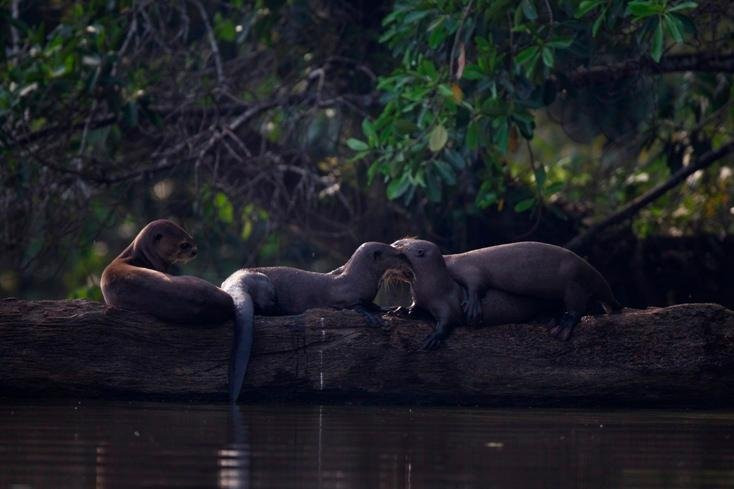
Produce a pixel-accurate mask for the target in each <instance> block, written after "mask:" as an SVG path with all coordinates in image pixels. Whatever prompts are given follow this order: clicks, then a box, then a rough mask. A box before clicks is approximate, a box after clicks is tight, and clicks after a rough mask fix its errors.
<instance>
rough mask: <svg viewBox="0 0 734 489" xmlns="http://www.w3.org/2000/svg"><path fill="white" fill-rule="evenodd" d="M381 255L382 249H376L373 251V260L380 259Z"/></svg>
mask: <svg viewBox="0 0 734 489" xmlns="http://www.w3.org/2000/svg"><path fill="white" fill-rule="evenodd" d="M380 257H382V251H375V252H374V253H372V259H373V260H378V259H380Z"/></svg>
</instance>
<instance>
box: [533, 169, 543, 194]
mask: <svg viewBox="0 0 734 489" xmlns="http://www.w3.org/2000/svg"><path fill="white" fill-rule="evenodd" d="M545 178H546V173H545V167H544V166H543V165H540V166H539V167H538V168H536V169H535V187H536V188H537V189H538V192H541V193H542V192H543V185H545Z"/></svg>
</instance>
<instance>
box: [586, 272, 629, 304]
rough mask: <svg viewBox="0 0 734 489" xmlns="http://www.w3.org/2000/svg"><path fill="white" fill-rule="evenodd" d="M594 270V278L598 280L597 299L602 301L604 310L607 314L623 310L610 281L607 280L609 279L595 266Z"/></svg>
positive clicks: (595, 280)
mask: <svg viewBox="0 0 734 489" xmlns="http://www.w3.org/2000/svg"><path fill="white" fill-rule="evenodd" d="M593 270H594V272H596V273H595V278H594V282H596V286H595V287H594V289H595V290H596V294H595V296H596V297H595V299H596V300H598V301H599V302H601V303H602V307H604V311H606V313H607V314H611V313H615V312H620V311H621V310H622V304H620V303H619V301H618V300H617V298H616V297H614V293H613V292H612V288H611V287H610V286H609V282H607V279H605V278H604V276H603V275H602V274H601V273H600V272H599V271H598V270H597V269H595V268H594V269H593Z"/></svg>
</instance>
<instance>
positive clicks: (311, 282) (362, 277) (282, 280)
mask: <svg viewBox="0 0 734 489" xmlns="http://www.w3.org/2000/svg"><path fill="white" fill-rule="evenodd" d="M406 266H408V262H407V260H406V259H405V256H404V255H403V254H402V253H401V252H400V251H398V250H396V249H395V248H393V247H391V246H390V245H387V244H385V243H376V242H368V243H364V244H362V245H361V246H360V247H359V248H357V250H356V251H355V252H354V253H353V254H352V256H351V258H349V261H347V263H346V264H344V266H343V267H340V269H339V270H340V272H339V273H317V272H310V271H307V270H301V269H298V268H292V267H258V268H248V269H243V270H238V271H236V272H234V273H233V274H232V275H230V276H229V277H228V278H227V279H226V280H225V281H224V282H223V283H222V289H224V290H226V291H227V292H229V293H230V294H231V295H232V296H233V297H234V298H235V302H237V301H238V297H240V298H244V299H243V300H245V301H246V302H247V303H248V304H251V309H252V310H251V311H250V312H249V313H248V318H247V319H246V321H247V324H248V325H249V326H248V327H246V334H245V335H244V338H245V340H244V341H243V345H244V343H247V342H249V344H247V345H244V346H241V347H240V348H239V350H238V351H237V352H236V355H235V356H236V357H237V361H236V362H233V367H234V370H233V371H232V373H231V377H230V386H231V387H234V388H233V389H232V390H231V391H230V397H231V398H232V399H236V398H237V396H238V395H239V388H236V387H237V386H241V385H242V380H243V379H244V376H245V371H246V368H247V360H248V357H249V352H250V350H251V348H252V315H253V314H254V313H255V312H257V313H258V314H264V315H292V314H300V313H302V312H304V311H306V310H307V309H312V308H315V307H334V308H340V309H346V308H351V309H355V310H357V311H359V312H360V313H362V314H364V315H365V316H366V317H367V319H368V320H369V321H370V322H371V323H372V324H381V323H382V321H381V320H380V319H379V318H377V317H376V316H374V315H372V314H370V312H369V310H370V309H375V308H377V309H379V308H378V306H376V305H375V304H374V303H373V302H372V300H373V299H374V298H375V295H377V290H378V288H379V285H380V280H381V279H382V276H383V275H384V274H385V272H386V271H387V270H390V269H403V268H405V267H406Z"/></svg>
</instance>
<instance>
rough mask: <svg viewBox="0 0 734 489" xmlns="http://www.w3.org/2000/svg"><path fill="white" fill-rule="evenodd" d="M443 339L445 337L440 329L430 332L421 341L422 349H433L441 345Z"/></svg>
mask: <svg viewBox="0 0 734 489" xmlns="http://www.w3.org/2000/svg"><path fill="white" fill-rule="evenodd" d="M445 339H446V334H445V333H442V332H440V331H436V332H435V333H431V334H429V335H428V336H426V339H425V341H424V342H423V349H424V350H435V349H436V348H438V347H439V346H441V343H443V340H445Z"/></svg>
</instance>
